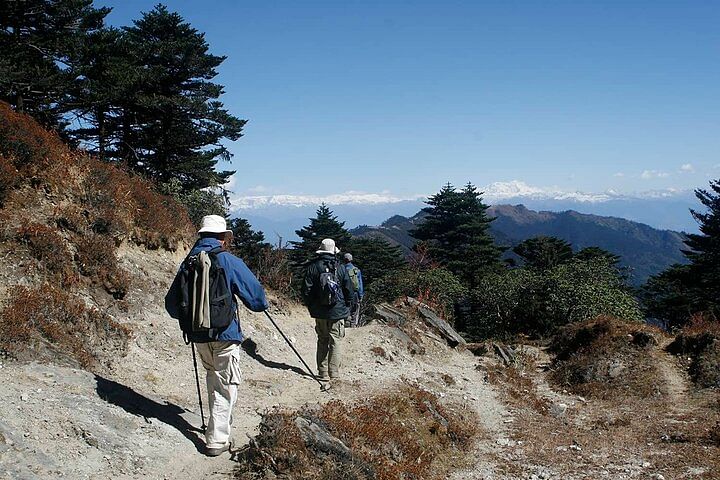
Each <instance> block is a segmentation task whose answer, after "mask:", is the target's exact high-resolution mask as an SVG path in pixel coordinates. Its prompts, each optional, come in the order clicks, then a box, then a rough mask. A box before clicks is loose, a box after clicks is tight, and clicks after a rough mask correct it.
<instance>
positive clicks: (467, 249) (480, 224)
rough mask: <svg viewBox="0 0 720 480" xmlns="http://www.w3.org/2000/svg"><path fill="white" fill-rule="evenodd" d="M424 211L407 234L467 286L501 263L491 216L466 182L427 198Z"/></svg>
mask: <svg viewBox="0 0 720 480" xmlns="http://www.w3.org/2000/svg"><path fill="white" fill-rule="evenodd" d="M427 204H428V205H429V207H426V208H424V209H423V211H424V212H425V213H426V214H427V216H426V217H425V219H424V221H423V223H421V224H420V225H419V226H418V227H417V228H416V229H415V230H413V231H412V232H410V234H411V235H412V236H413V237H415V238H416V239H418V240H420V241H421V242H422V243H423V244H424V245H425V246H426V247H427V253H428V255H429V256H430V257H431V259H432V260H434V261H436V262H438V263H440V264H441V265H443V266H445V267H446V268H447V269H448V270H450V271H451V272H453V273H454V274H455V275H457V276H458V277H459V278H460V279H462V281H464V282H465V283H466V284H467V285H468V286H469V287H470V288H472V286H473V285H475V282H476V280H477V277H478V275H480V274H482V272H484V271H488V270H492V269H496V268H498V267H499V266H500V264H501V262H500V255H501V253H502V249H501V248H499V247H498V246H496V245H495V243H494V241H493V238H492V237H491V236H490V233H489V231H488V229H489V227H490V222H492V220H493V219H492V218H489V217H488V215H487V209H488V206H487V205H485V204H484V203H483V202H482V198H481V193H480V192H478V190H477V188H476V187H475V186H474V185H472V184H471V183H468V184H467V185H466V186H465V188H463V190H461V191H457V190H456V188H455V187H453V186H452V185H451V184H449V183H448V184H447V185H445V186H444V187H443V188H442V189H441V190H440V192H438V193H437V194H435V195H433V196H432V197H430V198H429V199H428V201H427Z"/></svg>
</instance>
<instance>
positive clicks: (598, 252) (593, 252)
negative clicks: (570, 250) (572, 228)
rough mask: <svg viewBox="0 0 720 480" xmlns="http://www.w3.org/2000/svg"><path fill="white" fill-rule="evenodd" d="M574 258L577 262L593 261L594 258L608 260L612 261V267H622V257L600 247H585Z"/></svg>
mask: <svg viewBox="0 0 720 480" xmlns="http://www.w3.org/2000/svg"><path fill="white" fill-rule="evenodd" d="M573 258H575V259H577V260H592V259H594V258H606V259H607V260H609V261H610V264H611V265H614V266H615V267H618V268H619V265H620V256H619V255H615V254H614V253H612V252H608V251H607V250H605V249H604V248H600V247H585V248H583V249H581V250H579V251H578V252H577V253H575V255H573Z"/></svg>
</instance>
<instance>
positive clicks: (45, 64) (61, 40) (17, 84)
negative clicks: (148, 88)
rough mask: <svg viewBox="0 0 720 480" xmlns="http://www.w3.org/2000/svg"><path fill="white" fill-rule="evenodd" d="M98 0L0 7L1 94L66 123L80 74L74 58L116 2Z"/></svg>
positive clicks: (56, 124)
mask: <svg viewBox="0 0 720 480" xmlns="http://www.w3.org/2000/svg"><path fill="white" fill-rule="evenodd" d="M92 3H93V2H92V0H13V1H4V2H2V8H0V100H3V101H6V102H8V103H9V104H10V105H12V106H13V107H14V108H15V109H16V110H18V111H21V112H26V113H28V114H30V115H32V116H33V117H35V119H37V120H38V121H39V122H40V123H41V124H42V125H43V126H45V127H47V128H58V129H59V128H62V127H63V126H64V125H65V124H64V122H63V119H62V115H63V114H64V113H67V112H68V111H69V110H70V109H71V108H72V105H69V102H68V98H67V97H68V94H69V91H70V89H71V87H72V82H73V80H74V79H75V78H76V72H75V71H74V67H75V66H74V65H73V64H72V61H71V58H72V57H73V54H74V52H75V51H76V50H77V49H78V48H80V47H81V46H82V45H85V44H87V38H88V35H89V34H91V33H92V32H95V31H98V30H99V29H100V28H102V25H103V19H104V18H105V16H106V15H107V14H108V13H110V8H107V7H103V8H94V7H93V6H92Z"/></svg>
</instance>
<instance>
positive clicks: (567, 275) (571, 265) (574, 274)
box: [468, 256, 643, 338]
mask: <svg viewBox="0 0 720 480" xmlns="http://www.w3.org/2000/svg"><path fill="white" fill-rule="evenodd" d="M471 295H472V301H473V312H474V318H473V322H472V323H471V324H470V325H468V330H469V332H468V333H470V334H471V335H472V336H473V337H475V338H487V337H494V336H508V335H516V334H518V333H523V334H530V335H536V336H546V335H549V334H552V333H554V332H555V331H556V330H557V328H558V327H560V326H562V325H565V324H567V323H573V322H578V321H583V320H587V319H592V318H595V317H597V316H599V315H610V316H614V317H617V318H622V319H625V320H637V321H641V320H642V319H643V316H642V312H641V311H640V308H639V305H638V302H637V300H636V299H635V298H634V297H633V296H632V295H630V294H629V293H628V292H627V288H626V285H625V281H624V278H623V276H622V275H621V274H620V272H619V271H618V270H617V268H616V267H615V266H614V265H613V264H612V261H611V260H610V259H608V258H606V257H602V256H598V257H595V258H591V259H588V260H580V259H572V260H569V261H567V262H565V263H561V264H558V265H556V266H554V267H552V268H548V269H545V270H540V269H535V268H517V269H510V270H506V271H503V272H497V273H490V274H488V275H485V276H483V277H482V279H481V281H480V282H479V284H478V286H477V288H476V289H475V290H474V291H473V292H472V293H471Z"/></svg>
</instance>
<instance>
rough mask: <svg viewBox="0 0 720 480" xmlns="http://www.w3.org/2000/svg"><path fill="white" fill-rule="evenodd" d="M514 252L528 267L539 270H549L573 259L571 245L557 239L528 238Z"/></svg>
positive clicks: (543, 237)
mask: <svg viewBox="0 0 720 480" xmlns="http://www.w3.org/2000/svg"><path fill="white" fill-rule="evenodd" d="M513 252H514V253H515V254H516V255H519V256H520V257H521V258H522V259H523V261H524V262H525V265H526V266H528V267H530V268H535V269H537V270H548V269H550V268H554V267H556V266H558V265H560V264H562V263H565V262H567V261H568V260H570V259H571V258H573V252H572V247H571V246H570V244H569V243H567V242H566V241H565V240H562V239H560V238H557V237H546V236H538V237H533V238H528V239H527V240H524V241H522V242H520V243H519V244H518V245H516V246H515V247H514V248H513Z"/></svg>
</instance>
